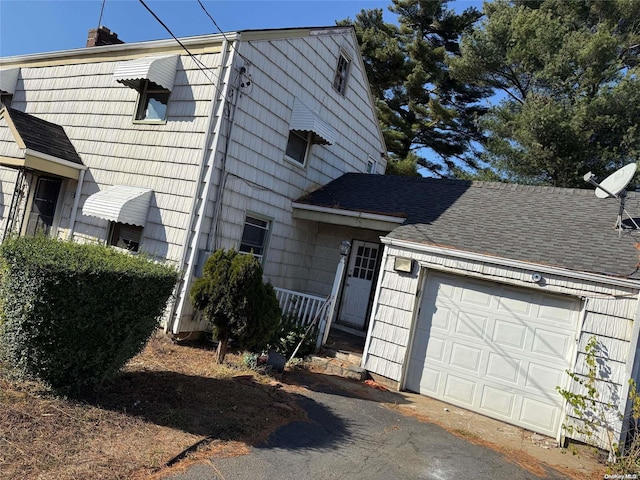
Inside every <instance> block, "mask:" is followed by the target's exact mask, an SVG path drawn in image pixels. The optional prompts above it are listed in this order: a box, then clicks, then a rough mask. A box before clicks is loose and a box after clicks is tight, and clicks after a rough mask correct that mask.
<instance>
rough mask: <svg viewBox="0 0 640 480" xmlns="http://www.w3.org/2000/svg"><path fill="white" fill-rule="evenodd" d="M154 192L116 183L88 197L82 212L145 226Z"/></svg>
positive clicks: (91, 215) (114, 220)
mask: <svg viewBox="0 0 640 480" xmlns="http://www.w3.org/2000/svg"><path fill="white" fill-rule="evenodd" d="M152 192H153V190H151V189H149V188H140V187H129V186H126V185H114V186H113V187H109V188H107V189H105V190H102V191H100V192H98V193H94V194H93V195H91V196H90V197H89V198H87V200H86V201H85V202H84V206H83V207H82V214H83V215H87V216H89V217H97V218H102V219H104V220H110V221H112V222H118V223H127V224H129V225H138V226H140V227H144V224H145V222H146V221H147V212H148V211H149V202H150V201H151V194H152Z"/></svg>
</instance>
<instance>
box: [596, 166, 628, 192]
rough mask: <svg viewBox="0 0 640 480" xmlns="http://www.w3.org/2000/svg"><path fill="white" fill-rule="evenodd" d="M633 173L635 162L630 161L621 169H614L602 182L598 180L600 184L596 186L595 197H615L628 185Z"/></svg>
mask: <svg viewBox="0 0 640 480" xmlns="http://www.w3.org/2000/svg"><path fill="white" fill-rule="evenodd" d="M635 173H636V164H635V163H630V164H629V165H625V166H624V167H622V168H621V169H619V170H616V171H615V172H613V173H612V174H611V175H609V176H608V177H607V178H605V179H604V180H603V181H602V182H600V185H598V188H596V197H598V198H608V197H610V196H614V197H617V196H618V194H619V193H620V192H622V191H623V190H624V189H625V188H627V185H629V182H630V181H631V180H632V179H633V176H634V175H635Z"/></svg>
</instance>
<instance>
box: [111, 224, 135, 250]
mask: <svg viewBox="0 0 640 480" xmlns="http://www.w3.org/2000/svg"><path fill="white" fill-rule="evenodd" d="M109 230H110V233H109V241H108V243H109V245H113V246H115V247H119V248H124V249H125V250H129V251H130V252H137V251H138V249H139V248H140V243H141V241H142V227H139V226H137V225H128V224H125V223H118V222H109Z"/></svg>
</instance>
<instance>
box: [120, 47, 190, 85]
mask: <svg viewBox="0 0 640 480" xmlns="http://www.w3.org/2000/svg"><path fill="white" fill-rule="evenodd" d="M177 66H178V55H167V56H164V57H143V58H137V59H135V60H128V61H126V62H118V63H117V64H116V68H115V70H114V72H113V78H115V79H116V81H118V82H120V83H122V84H124V85H126V86H127V87H130V88H134V89H136V90H139V89H140V84H141V83H142V81H143V80H149V82H151V83H154V84H156V85H158V86H159V87H161V88H164V89H166V90H169V91H171V90H173V82H174V80H175V78H176V67H177Z"/></svg>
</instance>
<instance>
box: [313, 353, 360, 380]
mask: <svg viewBox="0 0 640 480" xmlns="http://www.w3.org/2000/svg"><path fill="white" fill-rule="evenodd" d="M310 362H311V366H312V368H313V369H314V370H316V371H320V372H322V373H325V374H327V375H336V376H338V377H343V378H351V379H353V380H358V381H361V380H364V379H366V378H367V377H368V374H367V371H366V370H365V369H364V368H361V367H360V365H359V364H356V363H351V362H349V361H346V360H342V359H340V358H337V357H330V356H325V355H312V356H311V357H310Z"/></svg>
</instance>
